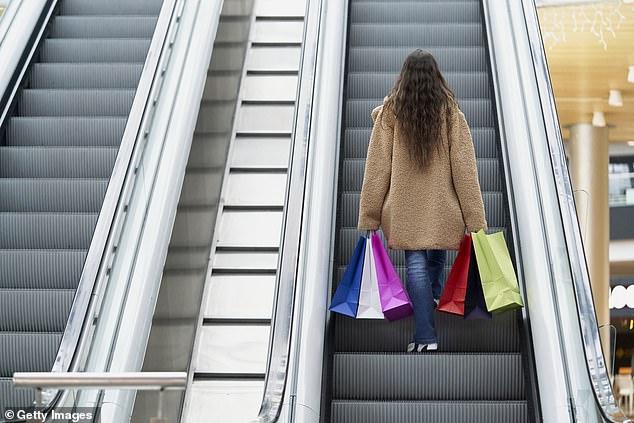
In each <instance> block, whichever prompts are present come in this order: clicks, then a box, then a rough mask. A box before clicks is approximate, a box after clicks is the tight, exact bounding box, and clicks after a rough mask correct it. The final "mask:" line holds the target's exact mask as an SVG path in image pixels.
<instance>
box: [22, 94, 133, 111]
mask: <svg viewBox="0 0 634 423" xmlns="http://www.w3.org/2000/svg"><path fill="white" fill-rule="evenodd" d="M134 91H135V90H126V89H119V90H61V89H60V90H55V89H44V90H42V89H40V90H24V91H22V96H21V98H20V107H19V109H20V114H21V115H22V116H127V115H128V113H129V112H130V107H131V106H132V101H133V100H134Z"/></svg>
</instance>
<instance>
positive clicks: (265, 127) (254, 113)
mask: <svg viewBox="0 0 634 423" xmlns="http://www.w3.org/2000/svg"><path fill="white" fill-rule="evenodd" d="M294 112H295V107H294V106H277V105H274V106H270V105H254V104H249V105H243V106H242V107H241V108H240V110H239V112H238V113H239V116H238V128H237V129H238V132H241V133H244V132H247V133H248V132H251V133H253V132H256V133H262V132H264V133H266V132H275V133H280V132H282V133H290V132H291V131H292V127H293V114H294Z"/></svg>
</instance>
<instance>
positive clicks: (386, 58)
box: [348, 40, 487, 72]
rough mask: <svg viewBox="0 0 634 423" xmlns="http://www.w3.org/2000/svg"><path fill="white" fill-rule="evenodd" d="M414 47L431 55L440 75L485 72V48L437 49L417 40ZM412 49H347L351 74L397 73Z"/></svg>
mask: <svg viewBox="0 0 634 423" xmlns="http://www.w3.org/2000/svg"><path fill="white" fill-rule="evenodd" d="M415 45H416V48H422V49H424V50H426V51H428V52H430V53H431V54H432V55H433V56H434V57H435V58H436V61H437V62H438V65H439V66H440V70H441V71H443V72H452V71H453V72H458V71H461V72H469V71H473V72H479V71H486V69H487V56H486V50H485V49H484V47H460V46H454V47H438V46H432V45H429V44H426V43H424V42H422V40H419V42H417V43H416V44H415ZM414 48H415V47H414V46H412V47H396V46H393V47H379V46H371V47H369V46H363V47H353V46H351V47H350V48H349V50H348V58H349V59H348V60H349V71H350V72H400V71H401V67H402V66H403V59H404V58H405V57H407V55H408V54H409V53H411V51H412V50H413V49H414Z"/></svg>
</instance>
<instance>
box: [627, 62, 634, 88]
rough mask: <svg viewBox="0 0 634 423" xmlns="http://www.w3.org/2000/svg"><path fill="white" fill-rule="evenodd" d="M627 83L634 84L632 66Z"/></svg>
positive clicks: (633, 68) (633, 67) (633, 69)
mask: <svg viewBox="0 0 634 423" xmlns="http://www.w3.org/2000/svg"><path fill="white" fill-rule="evenodd" d="M627 81H628V82H631V83H632V84H634V66H630V71H629V72H628V73H627Z"/></svg>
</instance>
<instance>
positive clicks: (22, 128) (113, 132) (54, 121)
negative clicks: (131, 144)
mask: <svg viewBox="0 0 634 423" xmlns="http://www.w3.org/2000/svg"><path fill="white" fill-rule="evenodd" d="M126 121H127V117H21V116H20V117H18V116H14V117H12V118H11V119H10V120H9V123H8V124H7V144H8V145H10V146H50V147H69V146H78V147H82V146H102V147H118V146H119V143H120V142H121V138H122V137H123V131H124V130H125V123H126Z"/></svg>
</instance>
